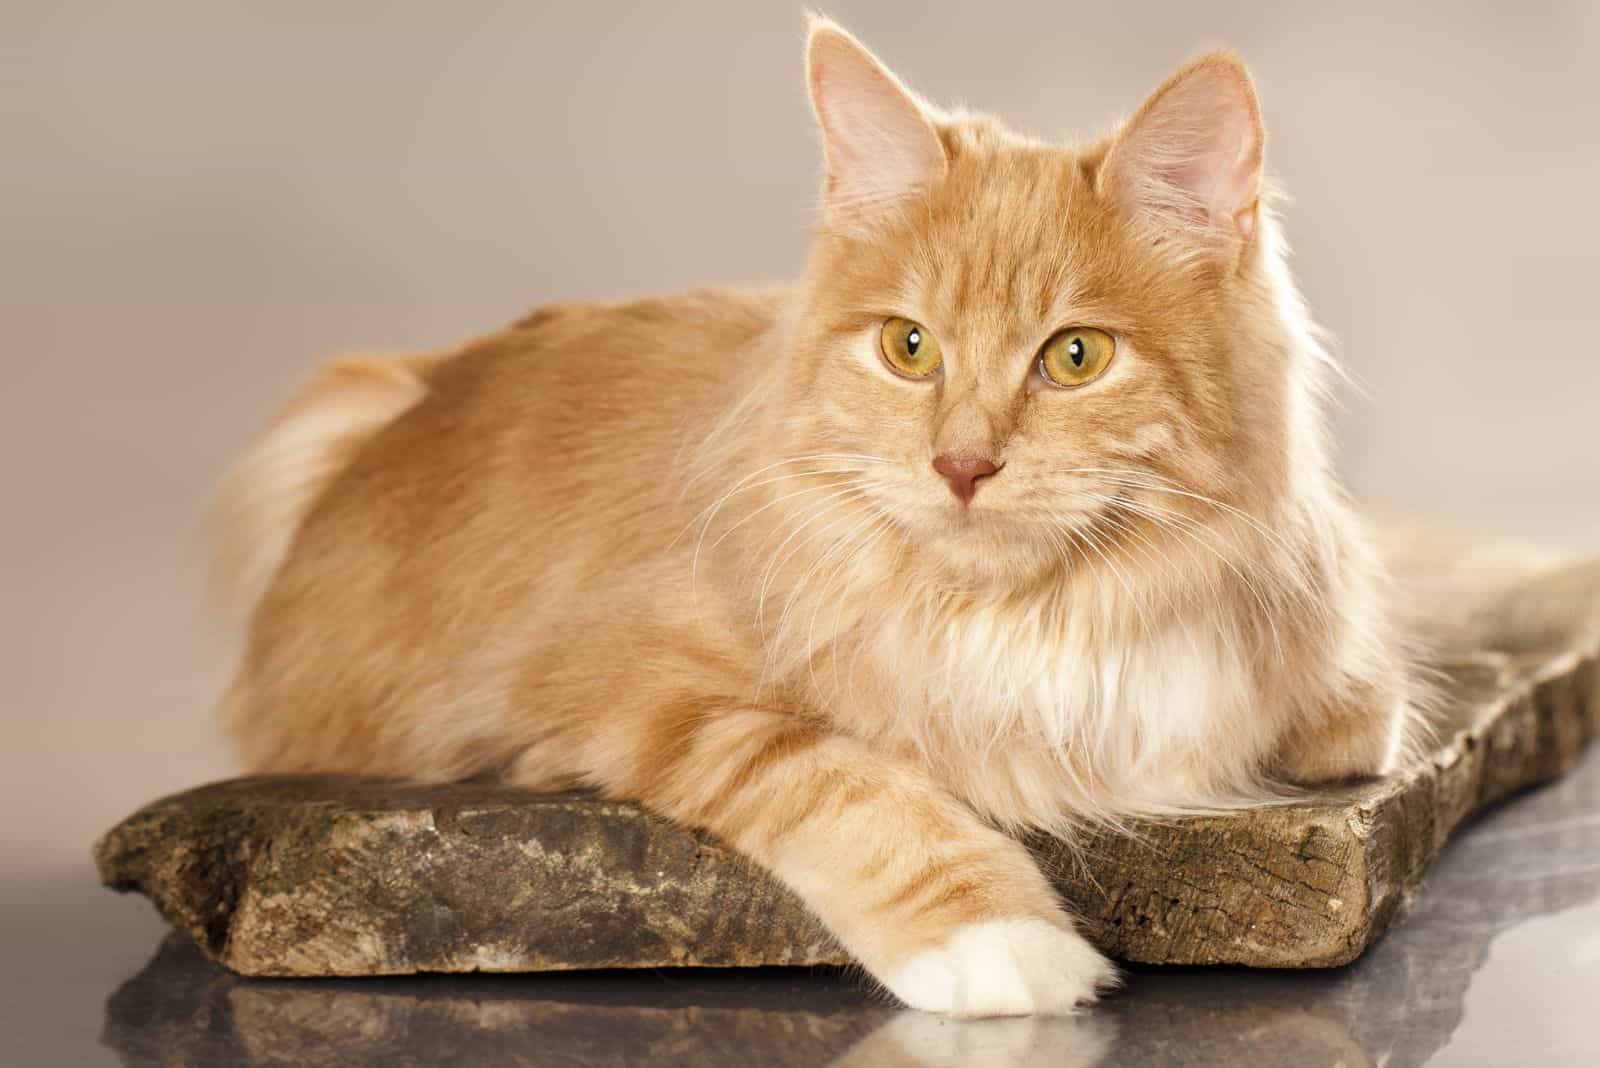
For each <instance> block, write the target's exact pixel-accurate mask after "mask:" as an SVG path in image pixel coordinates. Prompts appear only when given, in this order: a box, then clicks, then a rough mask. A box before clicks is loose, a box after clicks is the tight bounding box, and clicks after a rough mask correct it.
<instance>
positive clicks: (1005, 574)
mask: <svg viewBox="0 0 1600 1068" xmlns="http://www.w3.org/2000/svg"><path fill="white" fill-rule="evenodd" d="M927 549H928V550H929V552H930V553H932V555H934V556H935V557H936V558H937V559H938V560H939V562H940V563H941V564H942V565H943V566H944V567H946V568H947V569H948V570H949V571H951V572H952V573H954V574H955V575H958V576H960V577H962V578H964V579H967V580H968V581H975V582H983V583H985V584H994V585H1008V586H1009V585H1016V584H1018V583H1023V582H1030V581H1033V580H1035V579H1037V578H1038V577H1039V576H1040V575H1042V574H1044V573H1045V572H1047V571H1049V570H1050V569H1051V568H1052V567H1053V566H1054V565H1055V564H1056V563H1057V562H1058V560H1059V556H1058V554H1057V553H1055V552H1054V550H1053V549H1051V548H1050V547H1049V546H1048V545H1045V544H1041V543H1040V542H1039V541H1038V540H1037V539H1036V538H1033V537H1029V536H1028V531H1026V530H1024V529H1023V528H1021V527H1019V526H1017V525H1015V524H1012V523H1008V522H1005V521H1003V520H999V519H995V518H993V517H987V516H963V517H961V519H959V520H958V521H955V522H951V523H949V524H946V525H944V526H943V527H942V528H941V529H940V530H939V531H938V532H937V533H936V534H935V535H934V536H933V537H931V538H930V539H928V541H927Z"/></svg>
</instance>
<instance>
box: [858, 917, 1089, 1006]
mask: <svg viewBox="0 0 1600 1068" xmlns="http://www.w3.org/2000/svg"><path fill="white" fill-rule="evenodd" d="M1116 982H1117V972H1116V969H1115V968H1113V967H1112V966H1111V962H1110V961H1108V960H1106V959H1105V958H1104V957H1102V956H1101V955H1100V954H1099V953H1098V952H1097V951H1096V950H1095V948H1094V947H1093V946H1091V945H1089V943H1088V942H1087V941H1085V940H1084V938H1083V936H1082V935H1080V934H1077V933H1076V932H1074V931H1072V930H1070V929H1068V928H1066V927H1063V926H1059V925H1057V924H1054V923H1050V922H1048V921H1046V920H1038V919H1028V920H989V921H987V922H984V923H974V924H969V925H968V926H966V927H963V928H961V929H960V930H958V931H957V932H956V933H955V934H954V935H952V936H951V938H950V940H949V941H948V942H946V943H945V944H944V945H943V946H940V947H939V948H937V949H930V950H925V951H924V952H922V953H919V954H917V955H916V956H915V957H912V958H911V959H910V960H909V961H907V962H906V963H905V964H904V965H903V966H902V967H901V968H899V969H898V970H897V971H895V972H894V973H893V974H892V975H890V976H888V977H887V978H886V979H885V985H887V986H888V988H889V989H890V990H891V991H892V992H893V993H894V995H895V996H896V997H898V998H899V999H900V1000H901V1001H903V1002H905V1003H906V1004H907V1005H909V1006H911V1007H912V1008H913V1009H921V1010H923V1011H924V1012H939V1013H945V1014H947V1015H950V1016H1030V1015H1035V1014H1038V1015H1046V1016H1061V1015H1065V1014H1067V1013H1070V1012H1072V1011H1074V1010H1075V1009H1077V1008H1078V1007H1079V1006H1082V1005H1087V1004H1089V1003H1091V1002H1093V1001H1094V1000H1095V997H1096V996H1097V995H1098V994H1099V993H1100V992H1101V991H1102V990H1105V989H1108V988H1110V987H1112V986H1115V985H1116Z"/></svg>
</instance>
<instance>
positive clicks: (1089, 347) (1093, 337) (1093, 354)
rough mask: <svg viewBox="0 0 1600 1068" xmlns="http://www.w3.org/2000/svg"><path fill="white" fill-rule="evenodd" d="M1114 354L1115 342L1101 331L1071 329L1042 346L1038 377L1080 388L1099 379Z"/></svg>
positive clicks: (1090, 327)
mask: <svg viewBox="0 0 1600 1068" xmlns="http://www.w3.org/2000/svg"><path fill="white" fill-rule="evenodd" d="M1116 351H1117V343H1116V341H1114V340H1113V339H1112V337H1111V335H1110V334H1108V333H1106V332H1105V331H1104V330H1096V329H1095V328H1094V327H1092V326H1075V327H1072V328H1071V329H1070V330H1063V331H1061V333H1059V334H1057V335H1056V336H1055V337H1053V338H1051V339H1050V340H1049V341H1046V342H1045V343H1044V349H1043V350H1042V351H1041V352H1040V353H1039V373H1040V374H1042V375H1044V377H1045V378H1046V379H1048V380H1049V381H1051V382H1054V383H1055V384H1056V385H1058V386H1081V385H1083V384H1084V383H1086V382H1092V381H1094V380H1095V379H1096V378H1099V377H1100V375H1101V373H1102V372H1104V371H1105V369H1106V367H1107V366H1109V365H1110V363H1111V357H1112V355H1113V354H1114V353H1115V352H1116Z"/></svg>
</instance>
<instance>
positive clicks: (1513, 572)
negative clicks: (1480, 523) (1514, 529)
mask: <svg viewBox="0 0 1600 1068" xmlns="http://www.w3.org/2000/svg"><path fill="white" fill-rule="evenodd" d="M1378 534H1379V543H1380V546H1381V548H1382V552H1383V556H1384V558H1385V560H1386V562H1387V563H1388V566H1389V568H1390V571H1391V573H1392V575H1393V576H1394V579H1395V582H1396V585H1397V587H1398V590H1399V592H1400V594H1401V597H1400V601H1401V603H1400V605H1399V608H1400V610H1401V615H1402V618H1403V620H1404V623H1405V625H1406V627H1407V630H1408V631H1409V632H1410V633H1411V634H1412V635H1414V636H1415V637H1417V638H1420V639H1421V640H1422V641H1423V642H1425V643H1426V645H1427V646H1428V647H1429V648H1431V649H1434V650H1436V651H1438V652H1441V653H1443V654H1445V655H1449V654H1452V653H1463V652H1485V651H1493V652H1499V653H1507V654H1523V653H1537V652H1547V651H1553V650H1558V649H1562V648H1567V647H1570V645H1571V644H1572V643H1573V642H1574V641H1576V640H1582V639H1585V638H1587V637H1589V636H1591V635H1600V557H1589V558H1587V559H1575V560H1569V559H1562V558H1561V557H1558V556H1555V555H1552V554H1548V553H1543V552H1539V551H1537V550H1534V549H1530V548H1527V547H1525V546H1520V545H1515V544H1507V543H1503V542H1497V541H1494V540H1491V539H1487V538H1483V537H1472V536H1468V535H1461V534H1455V533H1450V532H1447V531H1442V530H1439V529H1437V528H1429V527H1424V526H1420V525H1416V524H1380V525H1379V527H1378Z"/></svg>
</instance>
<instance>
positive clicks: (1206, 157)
mask: <svg viewBox="0 0 1600 1068" xmlns="http://www.w3.org/2000/svg"><path fill="white" fill-rule="evenodd" d="M807 50H808V58H807V67H806V71H807V84H808V87H809V92H810V97H811V102H812V105H813V109H814V112H815V116H816V119H817V122H818V124H819V127H820V130H821V136H822V142H823V156H824V171H825V179H824V188H823V192H822V204H821V211H820V217H819V222H818V226H817V231H816V235H815V241H814V244H813V247H812V250H811V253H810V257H809V261H808V264H807V266H806V269H805V273H804V275H803V277H802V278H801V279H800V280H799V281H798V283H796V284H795V285H793V286H792V287H789V288H780V289H772V290H764V291H754V290H732V289H728V290H707V291H700V292H692V293H685V294H682V295H676V296H667V297H660V298H655V299H641V300H635V301H629V302H625V303H616V304H566V305H554V306H549V307H544V308H541V309H539V310H537V311H535V312H533V313H532V314H531V315H529V316H528V317H527V318H525V319H524V320H522V321H521V322H518V323H516V324H515V325H514V326H512V327H510V328H509V329H505V330H502V331H500V332H498V333H494V334H491V335H489V336H487V337H484V338H481V339H478V340H475V341H471V342H468V343H466V344H464V345H462V346H460V347H459V348H456V349H453V350H451V351H448V352H441V353H429V354H422V355H408V356H392V357H368V358H350V359H344V360H339V361H336V362H334V363H333V364H332V365H331V366H330V367H329V368H327V369H326V370H325V371H324V372H322V373H321V374H320V375H319V376H318V377H316V378H315V379H314V380H313V381H312V382H311V383H310V384H309V385H308V386H307V387H305V389H304V391H303V392H302V393H301V394H300V395H299V396H298V397H296V398H295V399H293V400H292V401H291V402H290V403H289V405H288V406H287V407H286V408H285V409H284V410H283V411H282V413H281V414H279V415H278V416H277V418H276V419H275V420H274V421H273V422H272V423H271V424H270V425H269V426H268V428H267V429H266V430H265V431H264V433H263V435H262V436H261V437H260V438H259V439H258V440H257V441H256V442H255V443H254V444H253V445H252V446H251V447H250V449H249V450H248V452H247V453H246V455H245V456H244V458H243V459H242V460H241V461H240V463H239V464H238V465H237V467H236V468H235V469H234V471H233V472H232V473H231V474H230V475H229V476H228V480H227V481H226V483H225V485H224V487H223V491H222V495H221V500H220V503H219V505H218V511H217V516H218V523H217V550H216V575H217V580H218V585H219V589H220V590H221V592H222V593H223V595H224V596H225V597H226V598H227V599H228V600H229V601H230V602H231V603H232V604H233V605H234V606H235V608H236V609H237V610H238V612H239V613H240V614H241V615H242V616H243V617H244V618H245V620H246V621H247V624H248V625H247V631H246V635H247V636H246V641H245V647H244V650H243V653H242V655H241V660H240V664H239V667H238V669H237V673H236V675H235V677H234V679H233V681H232V683H231V685H230V687H229V689H228V691H227V693H226V695H225V697H224V700H223V714H224V717H225V720H226V723H227V724H228V729H229V731H230V733H231V735H232V738H233V740H234V742H235V743H236V745H237V748H238V750H239V752H240V754H241V755H242V759H243V761H244V763H245V764H247V765H248V766H249V768H250V769H251V770H254V771H258V772H352V773H368V774H378V775H390V776H407V777H414V778H419V779H428V780H453V779H462V778H468V777H489V776H492V777H497V778H499V779H501V780H504V781H506V782H508V783H513V784H520V785H523V786H526V787H529V788H534V789H541V790H558V789H568V788H578V787H582V788H590V789H595V790H598V791H600V792H602V793H603V794H605V795H606V796H609V797H614V798H625V799H632V800H636V801H638V802H641V803H642V804H644V805H646V806H647V807H649V808H651V809H652V810H654V811H655V812H656V813H658V814H660V815H662V816H664V817H667V818H669V819H672V820H676V821H678V822H680V823H682V824H685V825H688V826H691V827H696V828H704V829H706V830H709V831H710V832H713V833H715V834H717V835H719V836H721V837H722V838H723V839H725V840H726V841H727V842H729V843H731V844H732V846H734V847H735V848H737V849H739V850H741V851H742V852H743V853H744V854H746V855H747V856H748V857H750V858H751V859H752V860H754V861H755V862H756V863H758V864H760V865H762V866H764V867H765V868H766V869H767V870H769V871H770V872H772V873H773V874H774V875H776V876H777V877H778V878H779V879H781V880H782V881H783V882H784V883H786V884H787V885H788V886H789V887H791V888H792V889H793V890H794V891H796V892H797V893H798V894H799V895H800V896H801V897H802V898H803V899H804V901H805V902H806V903H807V905H808V906H809V907H810V908H811V909H812V910H814V911H815V913H816V914H817V915H818V916H819V917H820V918H821V920H822V921H823V922H824V923H825V924H826V925H827V926H828V928H829V929H830V930H831V931H832V932H833V933H834V934H835V935H836V936H837V937H838V938H839V940H840V941H841V943H842V944H843V945H844V946H845V947H847V948H848V950H849V951H850V952H851V953H852V954H853V955H854V956H855V957H856V958H857V959H858V960H859V961H860V962H861V963H862V964H863V965H864V967H865V968H866V969H867V971H868V972H870V974H871V975H872V976H873V977H875V979H876V980H878V981H879V982H881V983H882V984H883V986H885V987H886V988H887V989H888V990H889V991H891V992H892V993H893V994H894V995H895V996H896V997H897V998H899V999H900V1000H901V1001H902V1002H904V1003H905V1004H906V1005H909V1006H911V1007H913V1008H917V1009H922V1010H927V1011H931V1012H938V1013H948V1014H954V1015H959V1016H988V1015H1022V1014H1030V1013H1039V1014H1061V1013H1068V1012H1071V1011H1074V1010H1075V1009H1076V1008H1078V1007H1080V1006H1083V1005H1086V1004H1088V1003H1090V1002H1091V1001H1093V1000H1094V999H1095V997H1096V995H1097V994H1098V993H1100V992H1103V991H1104V990H1106V989H1108V988H1110V987H1111V986H1112V985H1114V983H1115V981H1116V978H1117V973H1116V971H1115V969H1114V968H1113V967H1112V965H1111V964H1110V963H1109V962H1108V961H1106V960H1105V959H1104V958H1103V957H1102V956H1101V955H1100V954H1099V953H1098V952H1097V951H1096V950H1095V949H1094V948H1093V947H1092V946H1091V945H1090V944H1089V942H1088V941H1087V940H1086V939H1085V938H1084V937H1083V936H1082V935H1081V934H1080V933H1079V931H1078V929H1077V928H1076V926H1075V923H1074V920H1073V918H1072V917H1071V916H1069V915H1067V913H1066V912H1065V911H1064V910H1063V907H1062V905H1061V903H1060V901H1059V899H1058V897H1057V895H1056V893H1055V892H1054V890H1053V889H1052V887H1051V885H1050V883H1049V882H1048V881H1047V879H1046V878H1045V876H1044V875H1043V874H1042V873H1041V872H1040V870H1039V869H1038V868H1037V867H1036V865H1035V863H1034V861H1033V860H1032V859H1031V857H1030V854H1029V853H1028V851H1027V850H1026V849H1025V848H1024V847H1023V846H1022V845H1021V844H1019V841H1018V835H1019V834H1020V833H1022V832H1028V831H1038V830H1042V831H1048V832H1053V833H1056V834H1060V835H1064V836H1070V835H1071V834H1072V833H1073V832H1074V830H1075V829H1078V828H1082V827H1083V826H1085V825H1088V824H1092V823H1113V824H1116V823H1120V822H1121V821H1125V820H1128V819H1130V818H1133V817H1160V816H1162V815H1166V814H1172V813H1177V812H1182V811H1188V810H1195V809H1206V808H1216V807H1219V806H1228V805H1237V804H1245V803H1251V802H1252V801H1259V800H1266V799H1271V798H1273V797H1276V796H1281V794H1282V792H1283V791H1284V789H1285V788H1286V787H1287V784H1293V783H1315V782H1322V781H1329V780H1339V779H1344V778H1350V777H1359V776H1366V775H1372V774H1381V773H1383V772H1385V771H1387V770H1389V769H1391V768H1393V767H1395V766H1396V764H1397V762H1399V761H1401V760H1403V759H1404V757H1405V753H1406V751H1407V745H1408V739H1409V738H1410V737H1411V733H1412V730H1413V725H1414V721H1415V720H1416V716H1415V714H1414V709H1415V707H1416V693H1417V690H1416V686H1415V684H1414V683H1413V681H1412V677H1413V671H1412V669H1411V668H1410V667H1409V666H1408V660H1407V658H1406V656H1405V655H1404V653H1403V650H1402V647H1401V643H1400V641H1399V639H1398V637H1397V635H1396V632H1395V631H1396V628H1395V626H1394V624H1393V623H1392V622H1391V612H1390V611H1389V610H1388V609H1387V608H1386V603H1387V602H1386V597H1387V594H1386V590H1387V585H1386V578H1385V575H1384V572H1383V569H1382V565H1381V562H1380V560H1379V558H1378V557H1377V556H1376V554H1375V552H1374V550H1373V548H1372V543H1371V538H1370V536H1369V533H1368V532H1367V531H1366V530H1365V529H1364V527H1363V525H1362V522H1361V520H1360V519H1359V518H1358V516H1357V515H1356V514H1355V513H1354V512H1353V510H1352V509H1351V507H1350V505H1349V504H1348V503H1347V500H1346V498H1345V496H1344V494H1343V492H1342V490H1341V489H1340V487H1339V485H1338V484H1337V482H1336V479H1335V476H1334V474H1333V471H1332V466H1331V463H1330V459H1329V443H1328V440H1327V434H1326V432H1325V429H1324V425H1323V417H1322V414H1321V410H1320V409H1321V406H1322V401H1323V396H1324V392H1325V390H1326V388H1327V386H1328V384H1329V382H1330V380H1331V378H1332V376H1333V375H1335V374H1336V372H1337V368H1336V366H1335V364H1334V363H1333V361H1332V360H1331V359H1330V357H1329V355H1328V354H1327V353H1326V352H1325V351H1324V348H1323V347H1322V345H1321V344H1320V342H1319V334H1318V332H1317V330H1316V329H1315V327H1314V326H1313V324H1312V323H1311V321H1310V319H1309V318H1308V316H1307V313H1306V311H1305V309H1304V307H1303V305H1302V302H1301V299H1300V297H1299V296H1298V294H1297V292H1296V290H1295V288H1294V285H1293V283H1292V280H1291V278H1290V276H1289V274H1288V271H1287V268H1286V266H1285V255H1286V253H1285V247H1284V241H1283V238H1282V236H1281V234H1280V230H1279V226H1278V224H1277V222H1276V220H1275V218H1274V216H1273V214H1272V212H1271V211H1270V203H1269V202H1270V196H1269V195H1268V194H1269V191H1268V190H1266V189H1264V187H1263V178H1262V158H1263V155H1262V153H1263V143H1264V132H1263V128H1262V123H1261V117H1260V111H1259V107H1258V104H1257V99H1256V95H1255V91H1254V88H1253V85H1252V82H1251V79H1250V77H1249V75H1248V73H1247V72H1246V70H1245V68H1244V66H1243V64H1242V63H1241V61H1240V60H1239V59H1238V58H1237V57H1236V56H1235V55H1234V54H1232V53H1231V52H1226V51H1222V52H1215V53H1211V54H1208V55H1204V56H1202V57H1200V58H1198V59H1196V60H1194V61H1192V62H1190V63H1189V64H1188V65H1186V66H1184V67H1182V68H1181V69H1180V70H1179V71H1178V72H1177V73H1176V74H1174V75H1173V76H1172V77H1171V78H1170V79H1169V80H1168V81H1167V82H1166V83H1165V84H1163V85H1162V86H1161V87H1160V88H1159V89H1158V90H1157V91H1156V92H1155V93H1154V95H1153V96H1151V97H1150V98H1149V99H1148V100H1147V101H1146V102H1145V103H1144V104H1143V105H1142V106H1141V107H1140V108H1139V109H1138V110H1137V111H1136V112H1135V113H1134V114H1133V116H1132V117H1131V118H1130V119H1128V120H1127V121H1126V122H1124V123H1122V124H1121V125H1120V127H1118V128H1117V129H1116V130H1115V131H1114V132H1112V133H1111V134H1109V135H1108V136H1106V137H1104V138H1102V139H1100V140H1097V141H1094V142H1092V143H1088V144H1082V145H1076V146H1066V147H1063V146H1057V145H1050V144H1044V143H1041V142H1038V141H1034V140H1030V139H1028V138H1025V137H1022V136H1019V135H1017V134H1014V133H1012V132H1009V131H1008V130H1007V129H1005V128H1004V127H1003V126H1002V125H1000V123H999V122H997V121H995V120H993V119H990V118H987V117H984V116H980V115H976V114H969V113H965V112H951V111H941V110H937V109H935V108H934V107H933V106H931V105H929V104H928V103H926V102H925V101H923V100H922V99H921V98H919V97H918V96H916V95H914V94H913V93H912V92H911V91H910V90H908V89H907V88H906V87H905V85H904V84H902V82H901V81H900V80H899V79H898V78H897V77H896V76H895V75H894V74H893V73H891V72H890V71H889V70H888V68H887V67H885V66H884V65H883V64H882V63H881V62H880V61H879V60H878V59H877V58H876V57H875V56H874V55H873V54H872V53H870V52H869V51H868V50H867V49H866V48H865V47H864V46H863V45H862V44H861V43H859V42H858V41H857V40H856V39H855V38H853V37H852V36H850V35H849V34H848V33H847V32H845V31H844V30H843V29H841V28H840V27H839V26H837V25H836V24H834V23H832V22H830V21H827V20H825V19H821V18H817V19H815V20H813V22H812V24H811V27H810V32H809V40H808V44H807Z"/></svg>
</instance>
